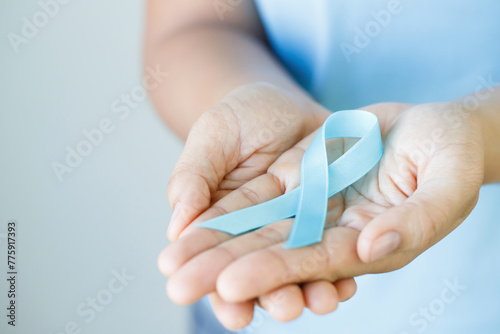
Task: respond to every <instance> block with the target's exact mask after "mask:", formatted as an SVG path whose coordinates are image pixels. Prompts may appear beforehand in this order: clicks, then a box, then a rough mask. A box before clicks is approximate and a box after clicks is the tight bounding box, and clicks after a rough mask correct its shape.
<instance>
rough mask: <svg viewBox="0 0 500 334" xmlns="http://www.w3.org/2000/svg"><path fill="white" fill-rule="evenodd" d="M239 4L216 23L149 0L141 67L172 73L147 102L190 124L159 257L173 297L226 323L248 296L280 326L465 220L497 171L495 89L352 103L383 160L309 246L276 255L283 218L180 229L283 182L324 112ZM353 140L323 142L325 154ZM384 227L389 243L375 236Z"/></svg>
mask: <svg viewBox="0 0 500 334" xmlns="http://www.w3.org/2000/svg"><path fill="white" fill-rule="evenodd" d="M207 3H208V4H207ZM240 6H241V7H238V9H235V10H234V11H233V12H231V16H227V18H226V19H225V20H224V21H220V20H219V18H218V16H217V14H216V12H215V11H214V10H213V8H211V2H200V1H182V2H180V1H160V0H157V1H150V2H149V10H148V25H147V29H146V43H145V48H146V53H145V60H146V63H147V64H160V65H161V66H160V67H161V68H162V69H166V70H169V71H172V73H173V74H172V77H173V79H172V80H167V81H168V82H167V83H166V84H165V85H162V86H161V87H160V88H158V89H157V90H155V91H152V92H150V94H151V96H152V99H153V101H154V103H155V105H156V106H157V108H158V110H159V111H160V114H161V115H162V117H163V118H164V119H165V120H166V121H167V123H169V124H170V125H171V127H172V128H173V129H174V130H175V131H176V132H177V133H178V134H179V135H180V136H181V137H183V138H184V137H185V136H186V135H187V133H189V135H188V137H187V141H186V146H185V149H184V152H183V154H182V156H181V158H180V159H179V162H178V163H177V165H176V168H175V170H174V173H173V175H172V178H171V181H170V183H169V187H168V193H169V201H170V204H171V206H172V208H173V209H174V215H173V218H172V221H171V224H170V226H169V231H168V236H169V238H170V239H171V240H172V241H175V242H174V243H172V244H171V245H170V246H169V247H167V249H166V250H165V251H164V252H163V253H162V254H161V255H160V257H159V261H158V265H159V268H160V270H161V271H162V272H163V273H164V274H165V275H167V276H169V277H170V280H169V281H168V285H167V292H168V294H169V296H170V297H171V299H172V300H174V301H175V302H177V303H179V304H187V303H191V302H194V301H196V300H198V299H199V298H201V297H202V296H204V295H205V294H210V296H211V301H212V305H213V306H214V310H215V312H216V315H217V316H218V318H219V320H220V321H221V323H222V324H223V325H225V326H226V327H228V328H231V329H237V328H241V327H244V326H245V325H247V324H248V323H249V321H250V320H251V318H252V314H253V305H254V303H257V304H259V305H261V306H263V307H264V308H265V309H266V310H268V312H269V313H270V314H271V315H272V316H273V317H274V318H276V319H277V320H281V321H289V320H292V319H295V318H296V317H298V316H299V315H300V314H301V312H302V310H303V308H304V307H308V308H310V309H311V310H312V311H313V312H315V313H317V314H324V313H328V312H331V311H333V310H334V309H335V308H336V307H337V304H338V302H339V301H343V300H346V299H348V298H350V297H351V296H352V295H353V294H354V293H355V289H356V287H355V283H354V281H353V279H352V277H354V276H357V275H362V274H366V273H375V272H386V271H391V270H395V269H398V268H400V267H402V266H404V265H406V264H407V263H409V262H410V261H411V260H413V259H414V258H415V257H416V256H418V255H419V254H421V253H422V252H423V251H425V250H426V249H428V248H429V247H430V246H432V245H433V244H435V243H436V242H438V241H439V240H440V239H442V238H443V237H444V236H445V235H447V234H448V233H449V232H451V231H452V230H453V229H454V228H455V227H456V226H458V225H459V224H460V223H461V222H462V221H463V219H465V217H467V215H468V214H469V213H470V211H471V210H472V208H473V207H474V205H475V203H476V201H477V196H478V191H479V187H480V186H481V184H483V183H485V182H498V181H499V180H500V176H499V175H498V174H499V171H500V153H499V151H498V150H499V148H498V146H499V145H497V144H496V143H498V142H500V139H499V138H498V133H500V131H499V130H500V117H499V112H498V110H499V109H500V108H499V105H500V101H499V100H500V94H499V93H498V89H496V90H495V91H494V92H493V93H492V92H489V94H482V95H481V96H482V97H481V99H480V103H479V105H478V106H474V108H470V107H468V106H467V105H465V106H464V105H462V104H461V103H460V101H456V102H454V103H432V104H426V105H416V106H415V105H405V104H397V103H385V104H379V105H374V106H368V107H365V108H363V109H365V110H368V111H371V112H373V113H375V114H376V115H377V116H378V117H379V121H380V123H381V128H382V134H383V137H384V147H385V154H384V157H383V159H382V161H381V163H380V164H379V165H378V166H377V167H376V168H375V169H374V170H373V171H372V172H370V173H369V174H368V175H367V176H366V177H364V178H363V179H362V180H360V181H358V182H357V183H356V184H354V185H353V186H351V187H349V188H347V189H346V190H344V191H343V192H342V193H340V194H337V195H335V196H333V197H332V198H331V199H330V201H329V214H328V218H327V226H326V229H325V233H324V238H323V241H322V242H321V243H319V244H316V245H313V246H309V247H304V248H300V249H294V250H284V249H283V248H282V247H281V246H282V244H283V243H284V241H285V240H286V239H287V237H288V233H289V230H290V227H291V221H290V220H287V221H281V222H277V223H274V224H271V225H269V226H267V227H264V228H262V229H260V230H256V231H253V232H250V233H247V234H245V235H241V236H237V237H232V236H229V235H227V234H224V233H222V232H217V231H212V230H207V229H201V228H197V227H196V226H194V225H192V223H193V222H198V221H203V220H206V219H210V218H212V217H215V216H217V215H220V214H223V213H225V212H230V211H234V210H238V209H241V208H243V207H247V206H250V205H254V204H256V203H260V202H263V201H267V200H269V199H271V198H274V197H276V196H279V195H281V194H282V193H284V192H286V191H289V190H291V189H293V188H295V187H296V186H297V185H298V182H299V168H300V160H301V157H302V155H303V152H304V150H305V149H307V147H308V145H309V143H310V141H311V140H312V137H313V136H314V130H315V129H317V128H318V127H319V126H320V125H321V124H322V122H323V121H324V119H325V118H326V117H327V116H328V114H329V113H328V112H327V111H326V110H325V109H324V108H322V107H321V106H320V105H318V104H317V103H315V102H314V101H313V100H312V99H311V98H310V97H309V96H308V95H307V93H305V92H304V91H302V90H301V89H300V88H299V87H298V86H297V85H296V84H295V83H294V82H293V81H292V80H291V79H290V77H289V76H288V75H287V73H286V72H285V71H283V69H282V68H281V67H280V65H279V63H277V62H276V61H275V60H274V59H273V57H272V54H271V53H270V52H269V50H268V49H267V47H266V45H265V41H264V39H263V37H262V36H263V35H262V28H261V27H260V24H259V21H258V18H257V16H256V14H255V9H254V8H253V5H252V4H251V2H243V3H242V4H241V5H240ZM193 50H196V52H189V51H193ZM229 51H230V52H229ZM199 69H203V73H204V75H200V73H199V72H200V70H199ZM483 93H484V92H483ZM174 111H175V112H174ZM352 144H353V141H352V140H333V141H331V142H330V143H329V157H330V159H335V158H336V157H338V156H340V155H341V154H342V153H343V152H345V150H346V149H348V148H349V147H350V145H352ZM386 232H388V233H389V236H393V237H395V238H393V239H394V240H395V241H394V240H392V242H389V241H388V239H385V241H384V240H383V239H382V241H380V240H378V238H379V237H382V236H383V235H385V234H386ZM181 233H182V237H181V238H179V235H180V234H181ZM377 240H378V241H379V242H377ZM384 244H385V246H386V251H387V247H389V246H392V247H389V248H390V249H393V250H392V252H389V254H384V253H386V252H382V247H381V245H384ZM311 259H313V260H314V263H315V265H314V267H313V268H312V269H310V267H307V266H306V265H305V263H310V262H311ZM304 268H309V269H308V270H305V269H304Z"/></svg>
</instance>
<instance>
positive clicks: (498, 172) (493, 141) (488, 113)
mask: <svg viewBox="0 0 500 334" xmlns="http://www.w3.org/2000/svg"><path fill="white" fill-rule="evenodd" d="M479 115H480V119H481V124H482V128H483V136H484V181H483V184H487V183H497V182H500V109H499V108H493V106H491V105H487V106H484V107H481V108H480V110H479Z"/></svg>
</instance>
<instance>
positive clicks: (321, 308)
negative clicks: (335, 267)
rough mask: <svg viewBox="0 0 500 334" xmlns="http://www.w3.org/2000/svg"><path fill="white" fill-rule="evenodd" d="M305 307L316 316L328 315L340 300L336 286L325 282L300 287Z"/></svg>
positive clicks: (320, 281)
mask: <svg viewBox="0 0 500 334" xmlns="http://www.w3.org/2000/svg"><path fill="white" fill-rule="evenodd" d="M302 291H303V293H304V300H305V306H306V307H307V308H308V309H310V310H311V311H312V312H313V313H315V314H317V315H323V314H328V313H331V312H333V311H335V310H336V309H337V306H338V304H339V301H340V298H339V293H338V291H337V288H336V286H335V285H334V284H333V283H331V282H330V281H327V280H319V281H314V282H309V283H305V284H303V285H302Z"/></svg>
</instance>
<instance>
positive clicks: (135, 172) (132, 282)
mask: <svg viewBox="0 0 500 334" xmlns="http://www.w3.org/2000/svg"><path fill="white" fill-rule="evenodd" d="M143 7H144V2H143V1H140V0H136V1H118V0H107V1H97V0H86V1H78V0H64V1H63V0H42V1H38V0H25V1H9V2H7V1H5V0H4V1H3V2H2V6H1V8H2V9H1V11H0V35H1V36H2V38H1V39H0V50H1V52H0V55H1V62H0V94H1V98H0V109H1V114H0V115H1V116H0V152H1V158H0V161H1V167H0V171H1V173H0V250H1V252H0V265H1V274H2V275H1V277H2V279H1V280H0V303H1V305H2V307H1V309H2V310H4V311H2V313H1V317H0V319H2V320H1V321H0V333H2V334H3V333H44V334H49V333H53V334H56V333H73V332H74V333H78V329H79V330H81V333H95V334H99V333H180V334H182V333H186V332H187V328H188V326H187V324H188V316H187V311H188V309H187V308H183V307H178V306H175V305H174V304H172V303H171V302H170V301H169V300H168V298H167V296H166V294H165V289H164V287H165V278H164V277H163V276H161V274H160V273H159V272H158V270H157V268H156V258H157V255H158V253H159V252H160V251H161V249H163V248H164V247H165V246H166V244H167V239H166V237H165V232H166V228H167V224H168V221H169V218H170V214H171V210H170V207H169V205H168V202H167V194H166V186H167V182H168V178H169V175H170V173H171V171H172V169H173V166H174V164H175V161H176V160H177V157H178V155H179V154H180V151H181V147H182V143H181V142H180V141H179V140H178V139H177V138H176V137H175V136H174V135H173V134H172V133H170V131H169V130H168V129H167V128H166V126H165V125H164V124H163V122H161V121H160V119H159V117H158V116H157V115H156V114H155V112H154V110H153V108H152V106H151V105H150V103H149V101H148V99H147V97H146V94H145V89H144V87H143V72H142V32H143V21H144V14H143V11H144V8H143ZM156 70H157V69H155V68H154V67H152V68H151V69H150V75H149V77H148V78H146V79H147V80H148V81H147V82H148V83H149V84H150V85H152V84H154V83H158V84H161V82H162V80H168V76H167V75H166V74H165V73H161V71H160V72H158V71H156ZM155 71H156V72H155ZM153 73H156V74H153ZM9 221H15V222H16V223H17V225H16V231H17V235H16V259H15V262H16V270H17V281H16V290H17V291H16V292H17V294H16V326H15V327H12V326H9V325H7V320H8V319H7V318H6V313H7V312H6V311H5V310H6V307H7V303H8V298H7V290H8V288H9V286H8V282H7V280H6V279H4V277H6V273H7V271H8V268H7V267H6V265H7V263H6V262H7V261H6V260H7V259H6V254H7V239H6V238H7V224H8V222H9ZM4 313H5V314H4ZM6 319H7V320H6Z"/></svg>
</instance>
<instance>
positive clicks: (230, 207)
mask: <svg viewBox="0 0 500 334" xmlns="http://www.w3.org/2000/svg"><path fill="white" fill-rule="evenodd" d="M281 194H282V190H281V185H280V184H278V183H277V182H276V178H274V177H273V176H272V175H270V174H264V175H261V176H259V177H257V178H255V179H253V180H252V181H250V182H248V183H247V184H245V185H244V186H242V187H240V188H238V189H237V190H235V191H233V192H231V193H230V194H228V195H226V196H225V197H224V198H223V199H221V200H220V201H219V202H217V203H215V204H214V205H213V206H212V207H210V208H209V209H208V210H207V211H205V212H204V213H203V214H201V215H200V216H199V217H198V218H197V219H196V220H194V221H193V223H197V222H200V221H205V220H208V219H211V218H214V217H217V216H220V215H222V214H224V213H226V212H230V211H234V210H239V209H242V208H245V207H249V206H252V205H255V204H258V203H260V202H265V201H267V200H270V199H272V198H274V197H277V196H279V195H281ZM231 238H233V236H232V235H229V234H227V233H224V232H220V231H216V230H211V229H206V228H200V227H198V226H196V225H195V224H192V225H190V226H189V227H188V228H186V230H185V231H184V232H183V233H182V237H181V238H180V239H179V240H177V241H176V242H175V243H172V244H171V245H170V246H169V247H167V248H166V249H165V250H164V251H163V252H162V253H161V254H160V257H159V259H158V266H159V268H160V270H161V271H162V273H163V274H165V275H166V276H170V275H171V274H173V273H174V272H175V271H176V270H177V269H179V268H180V267H181V266H182V265H184V264H185V263H186V262H187V261H189V260H190V259H191V258H193V257H194V256H195V255H197V254H199V253H201V252H203V251H205V250H208V249H211V248H213V247H215V246H217V245H218V244H221V243H222V242H224V241H226V240H229V239H231Z"/></svg>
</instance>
